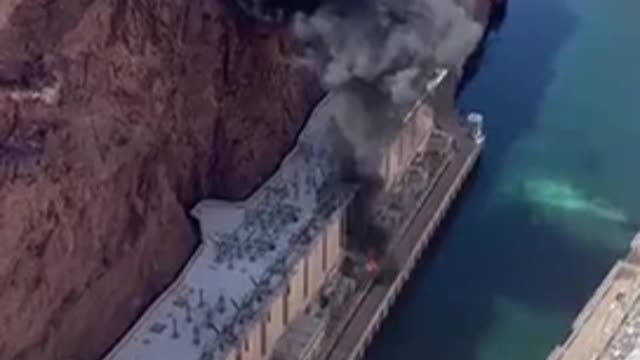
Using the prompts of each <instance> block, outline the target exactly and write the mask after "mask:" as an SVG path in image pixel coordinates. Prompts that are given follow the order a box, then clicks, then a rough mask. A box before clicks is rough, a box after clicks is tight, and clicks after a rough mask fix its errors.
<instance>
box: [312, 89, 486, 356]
mask: <svg viewBox="0 0 640 360" xmlns="http://www.w3.org/2000/svg"><path fill="white" fill-rule="evenodd" d="M436 105H437V101H436ZM446 106H447V104H444V105H443V107H444V108H446ZM448 106H450V104H448ZM437 122H438V126H439V127H440V129H441V130H443V132H445V133H447V134H449V136H451V137H452V139H453V140H454V143H455V146H454V150H453V152H452V153H451V156H449V158H448V159H447V161H445V162H443V164H442V167H441V169H440V170H439V171H437V172H436V174H435V179H434V181H433V182H432V186H430V188H429V189H428V191H427V192H426V194H424V196H422V197H421V199H419V201H418V202H417V206H416V207H415V211H414V213H413V215H412V217H411V219H410V220H409V225H408V226H407V227H406V228H405V229H404V231H402V230H401V231H399V232H398V233H397V234H394V237H393V239H392V240H391V243H390V244H389V246H388V251H387V253H386V254H385V258H386V260H391V261H393V262H395V263H397V264H402V267H401V268H400V269H399V271H398V272H397V273H396V274H394V276H393V278H392V279H391V280H390V281H382V282H372V283H371V284H369V286H368V288H367V289H366V290H365V291H364V294H363V295H362V296H361V297H360V298H359V299H358V304H357V306H355V309H354V310H353V312H352V313H350V314H349V315H348V316H347V317H346V319H345V323H344V324H343V326H342V328H340V329H333V331H335V332H336V334H335V338H336V341H335V343H334V344H332V345H331V346H330V348H329V349H328V350H327V352H326V354H325V356H324V357H323V358H324V359H326V360H356V359H361V358H363V357H364V354H365V351H366V349H367V347H368V346H369V345H370V344H371V342H372V340H373V337H374V336H375V334H376V333H377V332H378V330H379V329H380V327H381V325H382V322H383V321H384V319H385V318H386V317H387V315H388V314H389V311H390V310H391V308H392V306H393V305H394V303H395V301H396V299H397V297H398V295H399V294H400V293H401V291H402V289H403V288H404V286H405V285H406V283H407V281H408V280H409V278H410V276H411V274H412V272H413V271H414V269H415V267H416V264H417V263H418V261H419V259H420V257H421V255H422V254H423V253H424V251H425V249H426V248H427V247H428V246H429V244H430V242H431V240H432V238H433V235H434V233H435V231H436V229H437V228H438V226H439V225H440V223H441V222H442V220H443V219H444V217H445V215H446V213H447V211H448V209H449V208H450V207H451V205H452V203H453V201H454V199H455V198H456V196H457V195H458V193H459V192H460V190H461V188H462V186H463V184H464V181H465V180H466V178H467V177H468V175H469V173H470V172H471V170H472V169H473V167H474V166H475V164H476V162H477V160H478V158H479V156H480V153H481V151H482V144H479V143H477V142H475V141H474V140H473V139H472V138H471V137H470V136H469V129H468V128H467V127H465V126H463V125H462V124H461V121H459V118H458V115H457V114H450V113H447V114H443V116H441V117H439V118H438V120H437ZM382 261H385V259H383V260H382Z"/></svg>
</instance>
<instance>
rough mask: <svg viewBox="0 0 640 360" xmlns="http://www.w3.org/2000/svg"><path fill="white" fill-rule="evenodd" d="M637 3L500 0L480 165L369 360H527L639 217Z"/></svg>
mask: <svg viewBox="0 0 640 360" xmlns="http://www.w3.org/2000/svg"><path fill="white" fill-rule="evenodd" d="M639 19H640V1H638V0H617V1H604V0H511V1H510V3H509V5H508V9H507V15H506V19H505V20H504V23H503V25H502V27H501V28H500V29H499V31H497V32H496V33H494V34H493V35H492V36H491V37H490V38H489V40H488V43H487V48H486V52H485V55H484V57H483V61H482V64H481V67H480V69H479V71H478V73H477V74H476V76H475V77H474V78H473V79H472V80H471V82H470V83H469V84H468V86H466V87H465V89H464V90H463V92H462V93H461V95H460V98H459V106H460V107H461V108H462V109H464V110H467V111H469V110H478V111H481V112H482V113H483V114H484V115H485V121H486V124H485V125H486V127H485V128H486V132H487V143H486V151H485V152H484V154H483V158H482V161H481V162H480V163H479V167H478V169H477V171H476V173H475V174H474V176H473V179H472V180H471V181H470V182H469V184H468V185H469V186H468V187H467V189H466V190H465V192H464V193H463V194H462V196H461V197H460V199H459V201H458V202H457V204H456V206H455V208H454V210H453V211H452V212H451V214H450V217H449V220H448V221H447V222H446V223H445V224H444V226H443V227H442V228H441V230H440V232H439V233H438V235H437V244H436V245H435V246H434V247H432V248H431V249H430V250H429V254H427V255H426V256H425V258H424V259H423V260H422V262H421V264H420V266H419V267H418V270H417V271H416V273H415V274H414V277H413V279H412V281H411V282H410V286H408V287H407V288H406V290H405V292H404V294H403V296H402V297H401V299H400V301H399V302H398V303H397V304H396V306H395V307H394V310H393V311H392V313H391V315H390V317H389V319H388V320H387V321H386V323H385V324H384V326H383V329H382V331H381V332H380V334H379V335H377V337H376V339H375V340H374V345H373V346H372V348H371V349H370V350H369V352H368V355H367V359H369V360H395V359H401V360H413V359H416V360H418V359H419V360H425V359H430V360H458V359H459V360H529V359H531V360H540V359H545V358H546V355H547V354H548V353H549V352H550V350H551V349H552V347H553V346H554V344H556V343H558V342H560V341H561V340H562V339H563V337H564V336H565V335H566V334H567V332H568V330H569V327H570V324H571V322H572V320H573V318H574V317H575V315H576V314H577V313H578V312H579V311H580V309H581V307H582V306H583V305H584V303H585V302H586V301H587V300H588V298H589V296H590V294H591V292H592V291H593V290H594V289H595V287H596V286H597V285H598V283H599V282H600V281H601V280H602V278H603V276H604V275H605V274H606V272H607V271H608V270H609V268H610V267H611V265H612V264H613V263H614V261H615V260H616V259H617V258H619V257H621V256H623V255H624V254H625V253H626V251H627V249H628V242H629V241H630V239H631V237H632V235H633V230H632V229H631V228H632V226H631V225H632V224H633V223H635V224H638V223H640V158H639V156H640V114H639V110H640V71H638V67H639V66H640V20H639Z"/></svg>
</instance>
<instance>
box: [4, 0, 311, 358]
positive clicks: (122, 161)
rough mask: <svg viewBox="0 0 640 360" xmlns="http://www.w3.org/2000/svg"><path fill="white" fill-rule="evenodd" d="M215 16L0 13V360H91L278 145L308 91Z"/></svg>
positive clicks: (79, 7)
mask: <svg viewBox="0 0 640 360" xmlns="http://www.w3.org/2000/svg"><path fill="white" fill-rule="evenodd" d="M224 3H225V2H223V1H222V0H218V1H216V0H209V1H188V0H177V1H172V2H158V1H155V0H135V1H134V0H100V1H96V0H64V1H62V0H54V1H44V0H11V1H7V0H3V1H2V4H1V6H0V10H1V11H2V14H1V15H0V359H3V360H4V359H7V360H8V359H36V360H44V359H51V360H58V359H65V360H66V359H74V360H75V359H96V358H97V357H99V356H100V355H101V354H103V353H104V351H105V350H106V349H107V348H108V347H109V346H110V345H112V343H113V341H114V339H116V338H117V337H118V336H120V335H121V334H122V333H123V332H124V331H125V330H126V328H127V327H128V326H129V325H131V323H132V322H133V321H134V320H135V318H136V317H137V316H138V315H139V314H140V312H141V311H142V310H143V309H144V306H146V305H147V304H148V303H149V302H150V301H151V300H152V297H153V296H155V295H156V294H158V293H159V291H161V290H162V289H163V287H165V286H166V285H167V284H168V283H169V282H170V281H171V279H172V278H173V277H174V276H175V275H176V273H177V271H178V270H179V269H180V267H181V266H182V265H183V264H184V262H185V261H186V259H187V258H188V256H189V254H190V253H191V251H192V249H193V247H194V245H195V240H194V234H193V233H192V230H191V227H190V224H189V221H188V219H187V216H186V212H185V210H186V209H188V208H189V207H190V206H191V205H192V204H193V203H194V201H196V200H197V199H198V198H201V197H203V196H212V195H216V196H223V197H228V198H237V197H242V196H244V195H246V194H248V193H249V192H250V191H251V189H252V188H254V187H255V186H256V185H257V184H259V183H261V182H262V181H263V180H264V179H265V178H266V177H268V175H269V174H270V173H271V172H272V171H273V170H274V168H275V167H276V166H277V163H278V162H279V160H280V159H281V157H282V156H283V154H284V153H286V151H287V149H288V148H289V147H290V146H291V144H292V143H293V141H294V139H295V135H296V133H297V132H298V130H299V129H300V127H301V126H302V123H303V121H304V118H305V116H306V113H307V111H308V110H309V109H310V107H311V105H312V102H313V101H314V100H315V98H316V97H317V95H318V89H317V87H316V86H315V85H314V84H315V81H314V80H313V79H312V77H311V76H310V75H309V74H307V73H305V72H303V71H302V70H299V69H295V68H293V67H292V65H291V64H290V62H289V61H288V59H287V54H288V52H289V46H290V39H289V38H288V37H287V35H286V33H285V32H284V29H278V28H261V27H259V26H258V25H256V24H252V23H248V22H246V20H243V19H242V18H241V17H239V16H237V14H233V13H232V12H231V10H229V9H227V8H225V7H224V6H223V4H224ZM159 4H162V5H159Z"/></svg>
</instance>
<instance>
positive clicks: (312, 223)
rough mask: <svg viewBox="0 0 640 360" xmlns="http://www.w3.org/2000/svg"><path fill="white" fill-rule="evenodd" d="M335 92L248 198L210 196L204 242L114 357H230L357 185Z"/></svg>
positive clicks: (200, 208)
mask: <svg viewBox="0 0 640 360" xmlns="http://www.w3.org/2000/svg"><path fill="white" fill-rule="evenodd" d="M334 98H335V97H333V96H328V97H327V98H326V99H325V100H323V102H322V103H320V104H319V105H318V107H317V108H316V111H315V112H314V113H313V114H312V115H311V117H310V119H309V122H308V124H307V126H306V127H305V129H304V130H303V132H302V133H301V135H300V137H299V139H298V143H297V144H296V146H295V147H294V149H293V150H292V151H291V152H290V153H289V154H288V155H287V156H286V158H285V159H284V160H283V162H282V164H281V165H280V168H279V169H278V170H277V171H276V173H275V174H274V175H273V176H272V177H271V178H270V179H269V180H268V181H267V182H266V183H265V184H264V185H263V186H262V187H261V188H260V189H259V190H258V191H257V192H256V193H254V194H253V195H252V196H251V197H250V198H249V199H247V200H246V201H243V202H236V203H231V202H224V201H218V200H202V201H201V202H200V203H198V204H197V205H196V206H195V207H194V208H193V209H192V211H191V214H192V215H193V216H194V217H195V218H196V219H198V220H199V223H200V229H201V236H202V242H201V245H200V246H199V248H198V249H197V250H196V253H195V254H194V255H193V256H192V258H191V259H190V261H189V263H188V264H187V265H186V266H185V268H184V269H183V271H182V273H181V274H180V276H179V278H178V279H177V280H176V281H175V282H174V283H173V284H172V286H171V287H170V288H169V289H167V290H166V291H165V292H164V293H163V294H162V295H161V296H160V297H159V298H158V299H157V300H156V301H155V302H154V303H153V304H152V305H151V306H150V307H149V308H148V309H147V311H146V312H145V314H144V315H143V316H142V317H141V318H140V319H139V320H138V322H137V323H136V324H135V325H134V326H133V328H132V329H130V330H129V332H128V333H127V335H126V336H125V337H124V339H122V340H121V341H120V343H119V344H118V345H116V346H115V347H114V349H113V350H112V351H111V352H110V354H108V355H107V357H106V359H110V360H134V359H139V360H142V359H149V360H152V359H153V360H157V359H186V360H188V359H202V358H208V359H223V358H225V356H226V355H227V354H228V352H229V351H230V349H232V348H233V347H234V346H237V343H238V341H239V340H240V339H241V338H242V336H243V334H244V333H245V329H246V327H248V326H250V325H251V324H253V323H254V322H255V321H258V320H260V319H262V317H263V315H264V314H262V312H263V311H266V308H267V306H266V304H268V303H270V302H271V301H272V299H273V297H274V296H275V295H277V294H279V293H280V291H282V289H283V285H284V283H285V280H287V278H288V275H287V274H288V272H289V270H290V268H291V266H293V265H294V264H295V263H296V262H297V260H298V259H299V258H300V257H301V256H302V255H303V254H305V252H306V251H307V250H308V249H309V246H308V245H309V244H310V242H311V241H313V240H314V238H316V236H314V234H315V233H317V232H318V231H321V230H322V229H324V225H325V223H326V222H327V221H329V220H330V219H331V217H332V215H333V214H335V213H336V210H337V209H339V208H340V207H342V206H345V204H347V203H348V202H349V201H350V199H351V197H352V196H353V194H354V192H355V185H352V184H348V183H344V182H342V181H341V180H340V176H339V174H338V170H339V169H338V164H339V161H338V159H337V158H336V156H338V154H336V153H335V152H334V151H333V147H332V144H331V141H328V140H327V139H329V138H330V136H331V134H330V133H329V132H330V131H335V130H336V129H335V128H333V127H332V126H331V121H329V120H330V118H331V117H332V116H334V115H335V114H334V113H333V112H332V110H333V107H334V105H333V99H334Z"/></svg>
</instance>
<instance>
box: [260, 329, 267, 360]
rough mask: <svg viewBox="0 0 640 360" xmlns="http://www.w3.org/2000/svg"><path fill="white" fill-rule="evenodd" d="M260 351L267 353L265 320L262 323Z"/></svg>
mask: <svg viewBox="0 0 640 360" xmlns="http://www.w3.org/2000/svg"><path fill="white" fill-rule="evenodd" d="M260 353H261V354H262V356H265V355H267V323H265V322H264V321H263V322H262V323H261V324H260Z"/></svg>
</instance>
